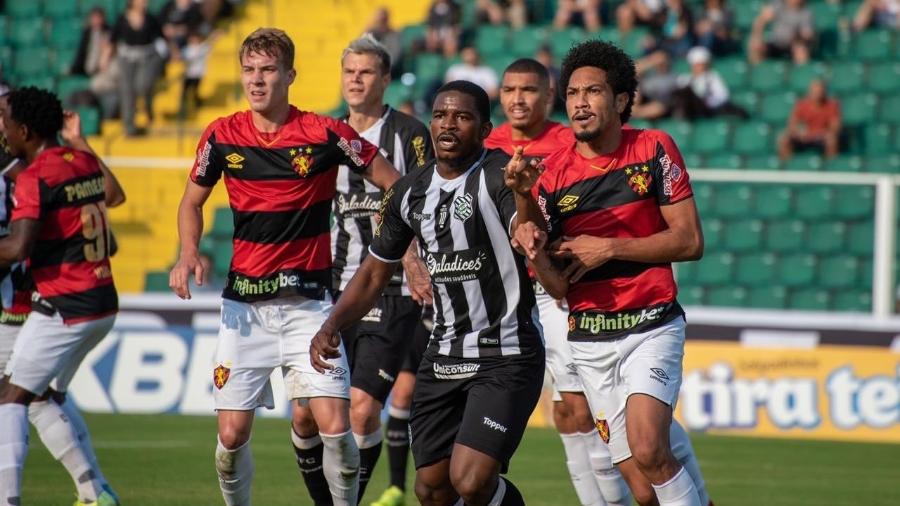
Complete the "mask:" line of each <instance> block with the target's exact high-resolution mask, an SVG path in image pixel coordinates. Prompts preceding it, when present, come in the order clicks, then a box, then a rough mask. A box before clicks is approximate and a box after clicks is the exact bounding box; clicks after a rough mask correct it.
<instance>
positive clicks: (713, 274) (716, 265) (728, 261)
mask: <svg viewBox="0 0 900 506" xmlns="http://www.w3.org/2000/svg"><path fill="white" fill-rule="evenodd" d="M733 268H734V255H732V254H731V253H714V254H711V255H705V256H704V257H703V259H702V260H700V262H699V265H698V266H697V282H698V283H700V284H702V285H727V284H729V283H730V282H731V276H732V274H731V272H732V270H733Z"/></svg>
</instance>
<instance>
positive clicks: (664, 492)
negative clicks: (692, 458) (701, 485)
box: [651, 467, 706, 506]
mask: <svg viewBox="0 0 900 506" xmlns="http://www.w3.org/2000/svg"><path fill="white" fill-rule="evenodd" d="M651 485H652V484H651ZM653 490H655V491H656V498H657V499H658V500H659V506H706V505H705V504H703V505H701V504H700V496H698V495H697V489H695V488H694V480H692V479H691V475H690V474H688V473H687V472H686V471H685V470H684V468H683V467H682V468H681V469H679V470H678V472H677V473H675V476H673V477H672V479H671V480H669V481H667V482H665V483H663V484H662V485H653Z"/></svg>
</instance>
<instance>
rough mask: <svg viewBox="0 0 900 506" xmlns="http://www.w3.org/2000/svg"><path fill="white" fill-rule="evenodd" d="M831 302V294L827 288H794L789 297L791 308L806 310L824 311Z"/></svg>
mask: <svg viewBox="0 0 900 506" xmlns="http://www.w3.org/2000/svg"><path fill="white" fill-rule="evenodd" d="M830 304H831V294H829V293H828V292H827V291H826V290H820V289H817V288H807V289H802V290H794V291H792V292H791V295H790V298H789V299H788V306H789V307H790V309H798V310H804V311H824V310H826V309H828V308H829V306H830Z"/></svg>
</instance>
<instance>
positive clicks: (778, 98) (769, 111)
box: [759, 91, 797, 127]
mask: <svg viewBox="0 0 900 506" xmlns="http://www.w3.org/2000/svg"><path fill="white" fill-rule="evenodd" d="M795 102H797V94H795V93H794V92H792V91H786V92H782V93H774V92H773V93H769V94H767V95H766V96H764V97H763V99H762V102H760V106H759V118H760V119H762V120H763V121H765V122H767V123H770V124H775V125H778V126H779V127H783V126H784V124H785V123H786V122H787V119H788V116H790V115H791V111H792V110H793V108H794V103H795Z"/></svg>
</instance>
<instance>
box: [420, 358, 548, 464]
mask: <svg viewBox="0 0 900 506" xmlns="http://www.w3.org/2000/svg"><path fill="white" fill-rule="evenodd" d="M543 382H544V350H543V349H540V350H538V351H536V352H533V353H530V354H527V355H513V356H506V357H490V358H479V359H461V358H451V357H445V356H439V355H437V353H436V352H434V351H433V350H428V351H426V352H425V354H424V356H423V359H422V364H421V365H420V367H419V373H418V374H417V375H416V389H415V392H414V393H413V400H412V408H411V411H412V413H411V417H410V420H409V426H410V433H411V435H412V453H413V459H415V463H416V469H419V468H421V467H424V466H428V465H431V464H434V463H435V462H438V461H440V460H443V459H446V458H449V457H450V455H451V454H452V452H453V445H454V444H455V443H459V444H462V445H465V446H468V447H469V448H472V449H475V450H478V451H480V452H482V453H485V454H487V455H490V456H491V457H493V458H495V459H496V460H497V461H499V462H500V464H501V472H504V473H505V472H506V470H507V468H508V467H509V460H510V458H512V456H513V453H515V451H516V448H517V447H518V446H519V442H520V441H521V440H522V434H523V433H524V432H525V425H526V424H527V423H528V418H529V417H530V416H531V413H532V412H533V411H534V407H535V405H537V402H538V399H539V398H540V395H541V388H542V385H543Z"/></svg>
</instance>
